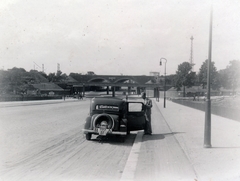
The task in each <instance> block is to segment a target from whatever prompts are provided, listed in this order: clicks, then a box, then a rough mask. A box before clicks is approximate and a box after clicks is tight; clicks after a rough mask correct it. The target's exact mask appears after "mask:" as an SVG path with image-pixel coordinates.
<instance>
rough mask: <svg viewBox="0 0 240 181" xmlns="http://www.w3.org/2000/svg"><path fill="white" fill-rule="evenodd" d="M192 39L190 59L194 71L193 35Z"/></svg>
mask: <svg viewBox="0 0 240 181" xmlns="http://www.w3.org/2000/svg"><path fill="white" fill-rule="evenodd" d="M190 40H191V51H190V59H189V63H190V64H191V66H192V71H193V70H194V67H193V66H194V65H195V64H194V63H193V36H191V38H190Z"/></svg>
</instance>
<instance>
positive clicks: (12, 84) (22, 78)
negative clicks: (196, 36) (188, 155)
mask: <svg viewBox="0 0 240 181" xmlns="http://www.w3.org/2000/svg"><path fill="white" fill-rule="evenodd" d="M207 65H208V60H205V61H204V62H203V63H202V65H201V67H200V69H199V72H198V73H196V72H195V71H193V66H192V65H191V64H190V63H189V62H183V63H181V64H180V65H178V69H177V71H176V73H175V74H173V75H169V76H167V77H166V81H167V82H168V83H170V84H171V85H173V87H174V88H175V89H176V90H183V91H184V90H185V87H188V88H189V87H192V86H202V88H203V89H204V88H206V85H207ZM210 73H211V88H212V89H213V90H219V89H220V88H221V87H222V88H225V89H228V90H232V91H233V92H235V91H236V90H237V88H239V84H240V61H239V60H232V61H229V63H228V65H227V66H226V68H225V69H223V70H219V71H217V68H216V67H215V63H214V62H211V66H210ZM77 75H82V74H79V73H70V74H69V75H67V74H66V73H63V72H61V71H60V70H59V71H57V72H56V73H55V72H54V73H49V74H48V75H47V74H46V73H44V72H39V71H37V70H30V71H29V72H27V71H26V70H25V69H23V68H16V67H14V68H12V69H8V70H0V86H1V88H0V92H1V93H3V92H4V93H10V92H13V91H15V92H17V93H19V92H23V91H25V90H26V89H31V88H32V86H31V84H34V83H43V82H45V83H46V82H53V83H57V82H65V81H66V80H67V78H68V77H69V76H72V77H76V76H77ZM86 75H95V73H94V72H92V71H89V72H87V74H86ZM184 93H185V91H184Z"/></svg>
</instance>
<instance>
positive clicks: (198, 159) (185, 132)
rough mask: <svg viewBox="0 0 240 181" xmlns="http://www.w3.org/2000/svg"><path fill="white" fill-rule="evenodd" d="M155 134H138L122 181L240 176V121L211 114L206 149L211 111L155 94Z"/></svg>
mask: <svg viewBox="0 0 240 181" xmlns="http://www.w3.org/2000/svg"><path fill="white" fill-rule="evenodd" d="M152 109H153V112H152V129H153V134H152V135H151V136H149V135H143V132H142V131H140V132H138V134H137V137H136V140H135V143H134V145H133V147H132V150H131V152H130V155H129V158H128V161H127V164H126V166H125V169H124V172H123V174H122V177H121V181H128V180H129V181H130V180H131V181H132V180H134V181H148V180H149V181H150V180H151V181H154V180H156V181H159V180H164V181H168V180H169V181H178V180H181V181H182V180H184V181H185V180H186V181H188V180H189V181H226V180H229V181H239V180H240V169H239V168H240V123H239V122H237V121H234V120H231V119H227V118H223V117H220V116H216V115H211V127H212V128H211V132H212V134H211V144H212V147H211V148H204V124H205V112H203V111H199V110H196V109H193V108H189V107H186V106H182V105H179V104H176V103H173V102H171V101H167V103H166V108H163V100H162V99H160V102H156V101H155V100H154V99H153V108H152Z"/></svg>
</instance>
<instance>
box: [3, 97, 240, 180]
mask: <svg viewBox="0 0 240 181" xmlns="http://www.w3.org/2000/svg"><path fill="white" fill-rule="evenodd" d="M152 100H153V108H152V109H153V111H152V129H153V134H152V135H151V136H149V135H143V132H142V131H139V132H138V133H137V136H136V139H135V142H134V144H133V146H132V149H131V151H130V154H129V156H128V158H127V162H126V165H125V167H124V170H123V172H122V175H121V179H120V180H121V181H128V180H129V181H148V180H149V181H150V180H151V181H155V180H156V181H159V180H164V181H178V180H179V181H182V180H183V181H185V180H186V181H188V180H189V181H239V180H240V169H239V168H240V123H239V122H237V121H234V120H231V119H227V118H223V117H220V116H216V115H212V116H211V120H212V135H211V143H212V147H211V148H204V124H205V113H204V112H203V111H200V110H196V109H193V108H189V107H186V106H183V105H180V104H176V103H173V102H171V101H167V103H166V108H163V100H162V99H160V102H156V101H155V100H154V99H152ZM68 101H72V100H68ZM54 102H55V101H49V102H48V103H49V104H51V103H54ZM59 102H64V101H63V100H59ZM16 104H21V106H27V104H26V103H24V102H17V103H16ZM31 104H39V102H37V101H36V102H34V101H33V102H31ZM1 106H2V107H8V106H11V107H12V106H13V104H12V103H11V104H10V103H7V102H6V103H2V104H1Z"/></svg>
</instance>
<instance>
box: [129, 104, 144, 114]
mask: <svg viewBox="0 0 240 181" xmlns="http://www.w3.org/2000/svg"><path fill="white" fill-rule="evenodd" d="M142 105H143V104H142V103H139V102H129V103H128V112H141V111H142Z"/></svg>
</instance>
